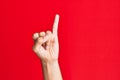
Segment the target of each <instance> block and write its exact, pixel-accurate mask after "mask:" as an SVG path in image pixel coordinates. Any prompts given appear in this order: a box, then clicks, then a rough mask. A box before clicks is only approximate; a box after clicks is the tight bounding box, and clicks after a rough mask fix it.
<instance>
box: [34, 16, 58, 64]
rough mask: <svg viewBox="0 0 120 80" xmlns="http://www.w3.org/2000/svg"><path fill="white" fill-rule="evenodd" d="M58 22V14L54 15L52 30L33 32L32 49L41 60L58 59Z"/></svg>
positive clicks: (50, 60) (49, 61) (48, 61)
mask: <svg viewBox="0 0 120 80" xmlns="http://www.w3.org/2000/svg"><path fill="white" fill-rule="evenodd" d="M58 22H59V15H56V16H55V20H54V24H53V30H52V32H51V31H46V32H40V33H34V34H33V39H34V46H33V51H34V52H35V53H36V54H37V56H38V57H39V58H40V59H41V61H42V62H45V63H46V62H47V63H51V62H54V61H57V60H58V53H59V44H58V36H57V35H58V34H57V31H58Z"/></svg>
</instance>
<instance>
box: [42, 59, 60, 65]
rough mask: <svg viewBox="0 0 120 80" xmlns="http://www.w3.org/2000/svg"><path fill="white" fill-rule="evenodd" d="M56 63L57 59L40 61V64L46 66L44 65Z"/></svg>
mask: <svg viewBox="0 0 120 80" xmlns="http://www.w3.org/2000/svg"><path fill="white" fill-rule="evenodd" d="M55 64H58V60H54V61H42V65H43V66H46V65H55Z"/></svg>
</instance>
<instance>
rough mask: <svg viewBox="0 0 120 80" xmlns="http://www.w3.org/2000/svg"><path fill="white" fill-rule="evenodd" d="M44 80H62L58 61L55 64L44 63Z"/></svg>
mask: <svg viewBox="0 0 120 80" xmlns="http://www.w3.org/2000/svg"><path fill="white" fill-rule="evenodd" d="M42 68H43V74H44V80H62V75H61V72H60V67H59V64H58V61H55V62H53V63H42Z"/></svg>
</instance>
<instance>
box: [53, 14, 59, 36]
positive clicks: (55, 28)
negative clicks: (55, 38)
mask: <svg viewBox="0 0 120 80" xmlns="http://www.w3.org/2000/svg"><path fill="white" fill-rule="evenodd" d="M58 23H59V15H58V14H56V16H55V20H54V24H53V34H54V35H57V31H58Z"/></svg>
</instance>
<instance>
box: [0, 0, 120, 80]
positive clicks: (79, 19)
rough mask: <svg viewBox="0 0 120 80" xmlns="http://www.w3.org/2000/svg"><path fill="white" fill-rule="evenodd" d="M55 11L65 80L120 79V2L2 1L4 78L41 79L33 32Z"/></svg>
mask: <svg viewBox="0 0 120 80" xmlns="http://www.w3.org/2000/svg"><path fill="white" fill-rule="evenodd" d="M56 13H59V14H60V23H59V31H58V32H59V43H60V55H59V63H60V67H61V71H62V75H63V79H64V80H120V50H119V49H120V32H119V31H120V28H119V27H120V1H119V0H2V1H0V80H42V78H43V75H42V69H41V64H40V61H39V59H38V57H37V56H36V55H35V54H34V52H33V51H32V46H33V40H32V34H33V33H34V32H40V31H46V30H52V24H53V21H54V16H55V14H56Z"/></svg>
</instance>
